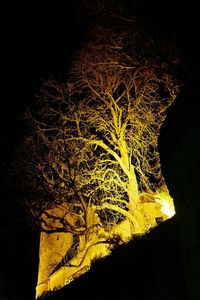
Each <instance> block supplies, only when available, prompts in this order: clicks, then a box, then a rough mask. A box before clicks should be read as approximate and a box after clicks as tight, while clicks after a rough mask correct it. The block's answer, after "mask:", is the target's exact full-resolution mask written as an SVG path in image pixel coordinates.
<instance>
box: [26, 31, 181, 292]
mask: <svg viewBox="0 0 200 300" xmlns="http://www.w3.org/2000/svg"><path fill="white" fill-rule="evenodd" d="M130 36H131V38H130ZM140 43H141V36H140V37H139V36H138V33H137V34H136V33H135V34H133V33H130V31H129V32H128V31H126V28H122V29H120V28H117V27H116V28H115V30H114V31H110V30H107V29H105V28H104V29H103V28H102V27H97V28H95V30H93V31H92V32H91V34H90V36H89V39H88V41H87V42H86V43H85V45H84V47H83V48H82V50H80V51H79V53H78V54H77V57H76V60H75V62H74V64H73V66H72V67H71V70H70V77H69V78H70V79H69V80H68V82H67V83H62V84H61V83H58V82H55V81H51V80H49V81H47V82H45V83H44V86H43V89H42V90H41V93H40V96H39V101H38V105H39V108H38V110H37V111H36V112H35V113H32V114H30V113H27V118H28V121H29V124H30V126H31V134H30V136H29V137H27V138H26V140H25V142H24V152H25V153H24V155H23V164H24V170H23V171H24V175H25V176H26V180H25V181H24V182H25V185H24V188H25V189H26V191H27V203H28V205H29V208H30V210H31V212H32V214H33V216H34V217H35V218H36V220H37V223H38V224H39V225H40V228H41V230H42V231H43V232H45V234H43V240H45V239H46V238H47V236H48V234H55V235H54V237H60V236H59V235H58V233H60V234H62V237H64V235H63V234H68V237H69V240H70V241H71V242H70V243H71V248H69V249H68V251H67V253H66V254H65V255H64V253H62V254H61V257H64V259H62V260H60V258H59V259H58V258H57V259H55V257H54V262H55V264H54V265H53V266H51V267H50V269H49V270H48V272H47V273H48V274H46V275H45V276H46V279H47V278H49V277H50V276H53V275H52V274H55V272H56V271H58V269H59V267H58V266H59V261H61V262H60V264H61V266H65V267H66V268H67V271H66V269H65V273H66V272H68V273H66V274H65V280H64V282H62V283H59V284H58V282H57V281H56V283H54V284H53V286H51V287H49V286H48V287H47V286H45V287H43V290H45V289H46V290H49V289H53V288H55V287H58V286H59V285H60V286H63V285H65V284H66V283H67V282H69V281H70V280H71V279H72V278H73V277H74V274H75V273H77V272H79V273H80V274H81V273H83V272H85V270H87V269H88V267H89V265H90V263H91V261H92V260H94V259H95V258H96V257H102V256H104V255H106V254H108V253H109V252H110V249H111V248H112V247H113V246H114V245H116V244H120V243H122V242H125V241H128V240H129V239H130V238H131V237H132V236H133V235H134V234H143V233H145V232H146V231H147V230H148V229H149V228H151V227H153V226H155V225H156V224H157V223H158V222H159V221H162V220H165V219H167V218H168V217H171V216H172V215H173V214H174V207H173V201H172V199H171V197H170V196H169V193H168V190H167V187H166V185H165V181H164V178H163V176H162V174H161V167H160V161H159V155H158V149H157V146H158V137H159V132H160V127H161V125H162V123H163V121H164V119H165V117H166V109H167V108H168V107H169V106H170V105H171V104H172V102H173V101H174V99H175V98H176V88H175V83H174V81H173V79H172V76H171V75H170V74H169V72H168V69H167V66H166V65H165V64H162V63H161V61H160V59H159V58H157V60H156V59H153V58H152V57H151V55H150V54H149V53H148V51H147V50H146V49H149V48H148V47H146V48H145V47H143V46H144V45H142V47H143V48H141V45H140ZM142 49H143V50H142ZM145 51H146V52H145ZM33 191H35V192H34V193H33ZM168 212H169V215H168ZM73 241H76V242H75V243H74V242H73ZM54 242H55V241H54ZM45 243H47V242H46V240H45ZM43 247H44V246H43ZM91 249H92V250H91ZM41 251H44V249H43V250H41ZM69 253H70V254H69ZM48 255H49V254H48ZM51 259H52V258H51ZM52 260H53V259H52ZM42 272H43V273H44V271H42ZM76 276H77V275H76ZM58 277H59V276H58ZM57 280H58V281H59V279H57ZM41 281H45V278H42V279H41V278H40V279H39V283H40V282H41ZM38 293H40V292H38Z"/></svg>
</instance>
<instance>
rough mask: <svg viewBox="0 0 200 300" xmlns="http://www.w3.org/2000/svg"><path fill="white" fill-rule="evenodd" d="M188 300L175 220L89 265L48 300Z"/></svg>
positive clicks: (168, 221) (51, 294)
mask: <svg viewBox="0 0 200 300" xmlns="http://www.w3.org/2000/svg"><path fill="white" fill-rule="evenodd" d="M82 297H86V298H87V299H88V300H93V299H96V300H102V299H105V300H110V299H116V300H118V299H120V300H121V299H129V298H130V299H134V300H147V299H154V300H160V299H163V300H169V299H170V300H177V299H181V300H188V298H187V294H186V289H185V278H184V269H183V262H182V256H181V246H180V242H179V236H178V230H177V222H176V217H173V218H172V219H170V220H167V221H166V222H163V223H161V224H160V225H159V226H157V227H155V228H154V229H152V230H151V231H150V232H149V233H147V234H146V235H145V236H144V237H142V238H141V237H137V238H135V239H134V240H132V241H130V242H129V243H127V244H123V245H121V246H120V247H118V248H116V249H114V250H113V251H112V255H109V256H107V257H105V258H104V259H101V260H97V261H96V262H94V263H93V265H92V268H91V270H90V271H89V272H87V273H85V274H84V276H80V277H79V278H77V279H76V280H74V281H73V282H71V283H70V284H69V285H66V286H65V287H64V288H62V289H60V290H58V291H55V292H53V293H50V294H49V295H48V297H47V299H48V300H61V299H79V298H82Z"/></svg>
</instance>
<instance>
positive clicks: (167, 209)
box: [161, 200, 175, 218]
mask: <svg viewBox="0 0 200 300" xmlns="http://www.w3.org/2000/svg"><path fill="white" fill-rule="evenodd" d="M161 211H162V213H163V214H165V215H167V216H168V217H169V218H172V217H173V216H174V215H175V208H174V205H172V203H170V202H168V201H167V200H163V201H162V208H161Z"/></svg>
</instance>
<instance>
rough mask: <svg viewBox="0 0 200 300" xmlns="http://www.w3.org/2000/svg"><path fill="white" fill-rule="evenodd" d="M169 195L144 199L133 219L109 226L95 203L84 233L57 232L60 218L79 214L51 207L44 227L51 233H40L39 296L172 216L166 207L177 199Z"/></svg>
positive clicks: (44, 217)
mask: <svg viewBox="0 0 200 300" xmlns="http://www.w3.org/2000/svg"><path fill="white" fill-rule="evenodd" d="M167 195H168V194H167ZM167 195H166V194H164V195H162V193H160V194H157V198H156V199H157V200H156V201H158V202H149V203H148V202H147V203H142V202H141V203H140V204H139V205H138V207H137V209H136V210H135V213H134V215H133V216H132V218H131V219H129V218H128V217H127V218H125V219H124V220H123V221H121V222H119V223H118V224H115V225H113V226H112V227H109V228H107V227H105V226H103V224H102V223H101V221H100V218H99V216H98V214H97V212H96V211H95V206H91V208H90V211H89V210H88V211H89V212H90V215H89V216H90V218H89V219H91V220H90V225H91V226H89V227H88V229H87V231H86V233H85V234H81V235H77V234H76V235H75V234H73V233H72V232H58V231H56V230H55V232H54V228H56V229H57V230H58V229H62V222H60V221H59V220H63V218H64V219H66V222H68V223H69V222H70V223H71V224H73V223H74V224H75V222H76V220H75V219H74V218H75V217H76V215H75V217H74V215H73V214H71V213H68V214H67V213H66V211H67V210H68V209H69V207H68V204H65V205H64V204H62V205H60V206H57V207H55V208H52V209H49V210H47V211H46V212H45V213H44V215H43V216H42V217H43V220H44V224H45V226H44V227H43V229H44V230H45V229H46V230H47V231H48V229H50V230H51V232H50V233H48V232H45V231H43V232H41V235H40V251H39V271H38V282H37V287H36V298H39V297H41V296H42V295H44V294H46V293H48V292H52V291H55V290H58V289H61V288H63V287H64V286H65V285H67V284H68V283H70V282H71V281H73V280H74V279H76V278H78V277H79V276H80V275H82V274H84V273H85V272H87V271H88V270H89V269H90V266H91V264H92V263H93V262H94V261H96V260H97V259H100V258H103V257H106V256H108V255H109V254H110V253H111V250H112V249H113V248H114V247H116V246H119V245H121V244H124V243H127V242H129V241H130V240H131V239H132V238H134V237H136V236H141V235H144V234H145V233H146V232H147V231H148V230H149V229H151V228H153V227H155V226H157V224H158V223H159V222H161V221H164V220H166V219H168V218H169V216H167V215H166V212H165V211H163V209H165V208H166V207H165V204H166V203H168V204H169V206H171V207H172V208H173V200H172V199H171V197H170V196H169V195H168V197H170V198H169V199H167ZM163 199H164V200H163ZM162 203H164V205H162ZM173 214H174V212H173ZM170 217H171V215H170ZM132 219H133V220H132ZM134 221H135V223H134Z"/></svg>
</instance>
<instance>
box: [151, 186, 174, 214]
mask: <svg viewBox="0 0 200 300" xmlns="http://www.w3.org/2000/svg"><path fill="white" fill-rule="evenodd" d="M156 202H158V203H159V204H161V212H162V213H163V214H164V215H166V216H167V218H172V217H173V216H174V215H175V213H176V211H175V207H174V202H173V199H172V197H171V196H170V195H169V193H168V191H161V192H160V193H158V195H157V197H156Z"/></svg>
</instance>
